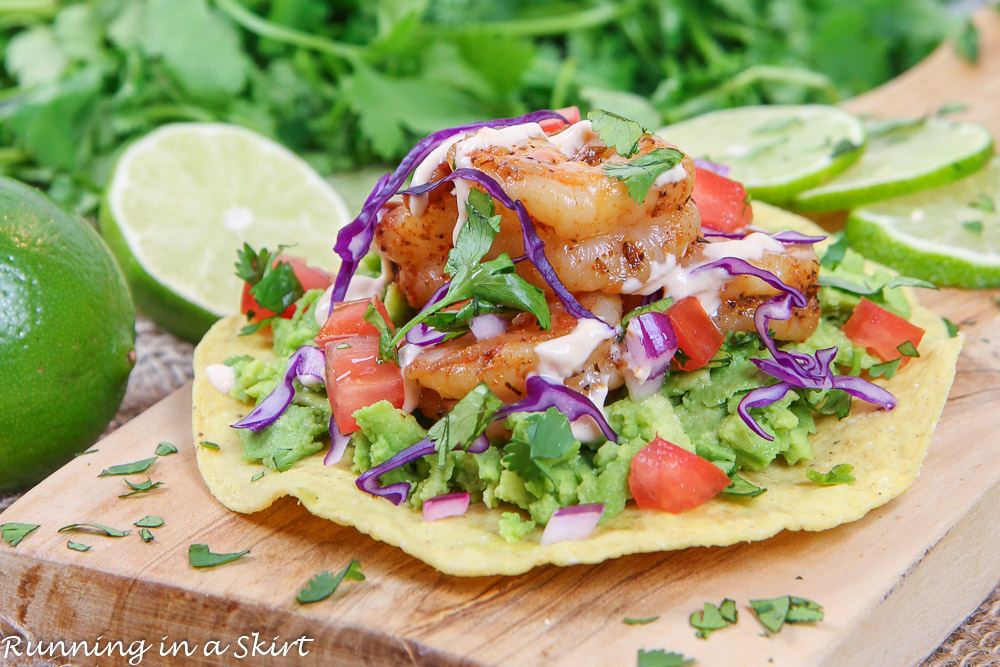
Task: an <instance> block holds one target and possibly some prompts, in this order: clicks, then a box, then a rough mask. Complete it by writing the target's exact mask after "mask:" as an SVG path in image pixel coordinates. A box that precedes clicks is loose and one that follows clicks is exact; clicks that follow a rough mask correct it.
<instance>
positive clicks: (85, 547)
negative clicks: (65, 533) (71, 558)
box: [66, 540, 90, 551]
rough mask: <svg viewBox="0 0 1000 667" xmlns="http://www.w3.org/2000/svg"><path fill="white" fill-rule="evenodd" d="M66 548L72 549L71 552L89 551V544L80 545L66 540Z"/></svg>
mask: <svg viewBox="0 0 1000 667" xmlns="http://www.w3.org/2000/svg"><path fill="white" fill-rule="evenodd" d="M66 548H67V549H72V550H73V551H90V545H89V544H80V543H79V542H74V541H73V540H67V542H66Z"/></svg>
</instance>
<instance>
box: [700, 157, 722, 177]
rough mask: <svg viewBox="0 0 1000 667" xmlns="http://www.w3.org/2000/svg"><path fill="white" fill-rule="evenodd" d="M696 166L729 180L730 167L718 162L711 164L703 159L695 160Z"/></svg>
mask: <svg viewBox="0 0 1000 667" xmlns="http://www.w3.org/2000/svg"><path fill="white" fill-rule="evenodd" d="M694 166H696V167H701V168H702V169H708V170H709V171H714V172H715V173H716V174H718V175H719V176H723V177H725V178H729V167H727V166H726V165H724V164H719V163H717V162H709V161H708V160H702V159H701V158H695V159H694Z"/></svg>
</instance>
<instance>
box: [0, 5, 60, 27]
mask: <svg viewBox="0 0 1000 667" xmlns="http://www.w3.org/2000/svg"><path fill="white" fill-rule="evenodd" d="M58 11H59V2H58V0H0V15H6V14H32V16H31V17H30V18H33V19H38V18H48V17H51V16H55V14H56V12H58ZM12 18H28V17H27V16H25V17H11V16H3V17H2V21H3V22H4V23H7V22H8V21H10V20H11V19H12Z"/></svg>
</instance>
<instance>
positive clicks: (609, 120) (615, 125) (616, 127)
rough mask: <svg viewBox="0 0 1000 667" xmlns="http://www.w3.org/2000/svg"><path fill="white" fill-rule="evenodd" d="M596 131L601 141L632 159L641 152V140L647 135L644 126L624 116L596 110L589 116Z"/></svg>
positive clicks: (624, 156)
mask: <svg viewBox="0 0 1000 667" xmlns="http://www.w3.org/2000/svg"><path fill="white" fill-rule="evenodd" d="M587 119H588V120H589V121H590V122H591V124H592V125H593V127H594V131H595V132H597V133H598V134H600V135H601V141H603V142H604V145H605V146H607V147H609V148H614V149H615V152H617V153H618V154H619V155H621V156H622V157H623V158H630V157H632V156H633V155H635V154H636V152H638V150H639V140H640V139H642V135H643V134H645V132H646V131H645V130H644V129H643V127H642V125H639V123H637V122H635V121H634V120H629V119H628V118H625V117H623V116H619V115H618V114H616V113H611V112H610V111H604V110H603V109H595V110H593V111H591V112H590V113H588V114H587Z"/></svg>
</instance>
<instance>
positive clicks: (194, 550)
mask: <svg viewBox="0 0 1000 667" xmlns="http://www.w3.org/2000/svg"><path fill="white" fill-rule="evenodd" d="M248 553H250V550H249V549H246V550H244V551H237V552H235V553H229V554H217V553H212V551H211V550H210V549H209V548H208V545H207V544H192V545H191V546H190V547H188V562H189V563H191V565H192V566H193V567H215V566H216V565H223V564H225V563H231V562H233V561H234V560H239V559H240V558H243V557H244V556H246V555H247V554H248Z"/></svg>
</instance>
